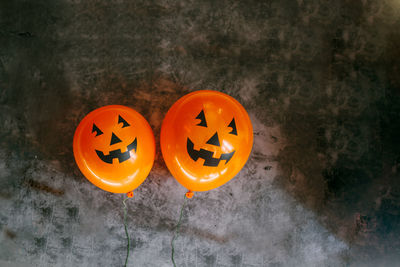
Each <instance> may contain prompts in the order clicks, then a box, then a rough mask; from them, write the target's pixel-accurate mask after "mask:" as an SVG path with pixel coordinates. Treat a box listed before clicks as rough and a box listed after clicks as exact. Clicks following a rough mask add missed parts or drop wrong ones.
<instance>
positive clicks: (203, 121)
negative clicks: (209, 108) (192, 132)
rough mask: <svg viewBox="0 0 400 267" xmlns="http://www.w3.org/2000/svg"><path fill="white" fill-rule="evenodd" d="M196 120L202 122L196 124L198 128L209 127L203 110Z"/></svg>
mask: <svg viewBox="0 0 400 267" xmlns="http://www.w3.org/2000/svg"><path fill="white" fill-rule="evenodd" d="M196 119H199V120H201V121H200V123H199V124H196V125H198V126H203V127H207V122H206V116H204V111H203V110H201V111H200V113H199V115H197V117H196Z"/></svg>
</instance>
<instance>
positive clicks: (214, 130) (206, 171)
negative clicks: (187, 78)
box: [160, 90, 253, 191]
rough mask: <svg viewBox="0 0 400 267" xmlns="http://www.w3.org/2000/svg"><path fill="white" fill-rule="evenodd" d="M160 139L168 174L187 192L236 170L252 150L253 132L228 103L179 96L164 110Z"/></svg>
mask: <svg viewBox="0 0 400 267" xmlns="http://www.w3.org/2000/svg"><path fill="white" fill-rule="evenodd" d="M160 139H161V151H162V155H163V157H164V161H165V163H166V165H167V167H168V169H169V170H170V172H171V174H172V175H173V176H174V177H175V178H176V179H177V180H178V181H179V182H180V183H181V184H182V185H183V186H184V187H186V188H187V189H189V191H206V190H210V189H213V188H216V187H219V186H221V185H223V184H224V183H226V182H228V181H229V180H230V179H232V178H233V177H234V176H235V175H236V174H237V173H238V172H239V171H240V170H241V169H242V167H243V166H244V164H245V163H246V161H247V159H248V157H249V155H250V152H251V148H252V145H253V128H252V125H251V121H250V118H249V116H248V114H247V112H246V110H245V109H244V108H243V106H242V105H241V104H240V103H239V102H238V101H236V100H235V99H234V98H232V97H230V96H228V95H226V94H224V93H221V92H217V91H209V90H202V91H196V92H193V93H190V94H188V95H186V96H183V97H182V98H180V99H179V100H178V101H177V102H176V103H175V104H174V105H173V106H172V107H171V108H170V110H169V111H168V113H167V115H166V116H165V118H164V121H163V124H162V127H161V137H160Z"/></svg>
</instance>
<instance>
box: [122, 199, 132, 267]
mask: <svg viewBox="0 0 400 267" xmlns="http://www.w3.org/2000/svg"><path fill="white" fill-rule="evenodd" d="M132 197H133V193H132V192H129V193H127V198H125V199H124V201H122V203H123V204H124V227H125V234H126V239H127V240H128V244H127V246H126V259H125V264H124V267H126V265H127V264H128V258H129V250H130V239H129V234H128V229H127V227H126V214H127V212H128V207H127V206H126V203H125V201H127V200H128V199H130V198H132Z"/></svg>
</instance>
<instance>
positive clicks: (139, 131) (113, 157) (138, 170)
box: [73, 105, 155, 193]
mask: <svg viewBox="0 0 400 267" xmlns="http://www.w3.org/2000/svg"><path fill="white" fill-rule="evenodd" d="M73 148H74V156H75V160H76V163H77V164H78V167H79V169H80V170H81V172H82V173H83V174H84V175H85V177H86V178H87V179H88V180H89V181H90V182H92V183H93V184H94V185H96V186H98V187H99V188H101V189H103V190H106V191H109V192H113V193H128V192H131V191H132V190H134V189H135V188H137V187H138V186H139V185H140V184H141V183H142V182H143V181H144V180H145V179H146V177H147V175H148V174H149V172H150V170H151V168H152V166H153V162H154V156H155V141H154V135H153V131H152V130H151V128H150V125H149V124H148V122H147V121H146V119H145V118H143V116H142V115H140V114H139V113H138V112H136V111H135V110H133V109H131V108H128V107H125V106H119V105H111V106H105V107H101V108H98V109H96V110H94V111H92V112H90V113H89V114H88V115H86V117H84V118H83V119H82V121H81V122H80V124H79V125H78V127H77V129H76V131H75V135H74V143H73Z"/></svg>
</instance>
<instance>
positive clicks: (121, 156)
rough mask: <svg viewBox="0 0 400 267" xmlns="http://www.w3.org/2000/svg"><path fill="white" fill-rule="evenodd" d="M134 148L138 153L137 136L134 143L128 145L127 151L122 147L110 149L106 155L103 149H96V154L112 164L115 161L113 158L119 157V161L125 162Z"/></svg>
mask: <svg viewBox="0 0 400 267" xmlns="http://www.w3.org/2000/svg"><path fill="white" fill-rule="evenodd" d="M132 149H134V150H135V153H136V149H137V139H136V138H135V140H133V142H132V143H130V144H129V145H128V146H127V151H126V152H123V153H122V152H121V149H116V150H112V151H110V152H109V154H108V155H104V153H103V152H102V151H99V150H96V154H97V156H99V158H100V159H101V160H102V161H104V162H105V163H109V164H112V163H113V159H118V161H119V163H122V162H124V161H125V160H128V159H129V158H130V157H131V155H130V153H129V152H130V151H131V150H132Z"/></svg>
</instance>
